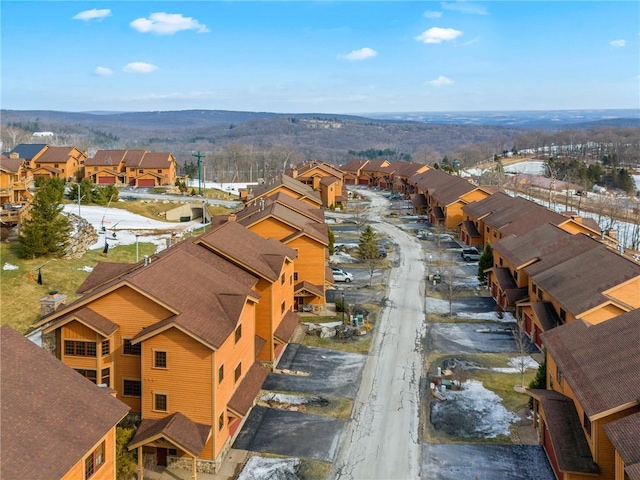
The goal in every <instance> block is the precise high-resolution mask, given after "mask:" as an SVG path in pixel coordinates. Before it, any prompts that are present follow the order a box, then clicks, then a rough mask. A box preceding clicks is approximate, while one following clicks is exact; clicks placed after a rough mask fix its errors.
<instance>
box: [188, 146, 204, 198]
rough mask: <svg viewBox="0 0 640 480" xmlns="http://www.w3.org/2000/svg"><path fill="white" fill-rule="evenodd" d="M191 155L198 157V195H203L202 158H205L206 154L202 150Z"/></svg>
mask: <svg viewBox="0 0 640 480" xmlns="http://www.w3.org/2000/svg"><path fill="white" fill-rule="evenodd" d="M191 156H192V157H196V158H197V159H198V195H202V159H203V158H205V156H204V155H202V154H201V153H200V150H198V153H194V154H193V155H191Z"/></svg>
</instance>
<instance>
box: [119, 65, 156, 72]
mask: <svg viewBox="0 0 640 480" xmlns="http://www.w3.org/2000/svg"><path fill="white" fill-rule="evenodd" d="M157 69H158V67H157V66H156V65H153V64H151V63H145V62H131V63H128V64H127V65H125V66H124V68H123V69H122V70H123V71H124V72H127V73H153V72H155V71H156V70H157Z"/></svg>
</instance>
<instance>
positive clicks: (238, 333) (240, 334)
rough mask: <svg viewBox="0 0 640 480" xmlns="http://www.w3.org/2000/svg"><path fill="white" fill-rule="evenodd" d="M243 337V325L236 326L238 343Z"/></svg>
mask: <svg viewBox="0 0 640 480" xmlns="http://www.w3.org/2000/svg"><path fill="white" fill-rule="evenodd" d="M241 338H242V325H238V328H236V333H235V341H236V343H238V342H239V341H240V339H241Z"/></svg>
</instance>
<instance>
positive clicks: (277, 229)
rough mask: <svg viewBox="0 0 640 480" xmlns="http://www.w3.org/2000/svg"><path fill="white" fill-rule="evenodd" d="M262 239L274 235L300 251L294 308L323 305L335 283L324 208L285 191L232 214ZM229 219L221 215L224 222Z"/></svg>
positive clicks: (231, 217)
mask: <svg viewBox="0 0 640 480" xmlns="http://www.w3.org/2000/svg"><path fill="white" fill-rule="evenodd" d="M229 219H231V220H235V221H237V222H238V223H240V224H241V225H244V226H245V227H247V228H248V229H249V230H251V231H252V232H255V233H257V234H258V235H260V236H261V237H263V238H274V239H276V240H278V241H280V242H282V243H283V244H285V245H287V246H288V247H291V248H293V249H294V250H296V251H297V252H298V257H297V258H296V262H295V272H294V278H293V281H294V310H297V311H301V310H302V309H303V306H304V305H305V304H310V305H312V307H311V308H321V307H323V306H324V304H325V302H326V297H325V291H326V287H327V286H329V285H331V284H332V283H333V275H332V274H331V269H330V268H329V267H328V261H327V258H328V246H329V234H328V228H327V225H326V223H325V222H324V213H323V211H322V210H321V209H319V208H317V207H313V206H310V205H308V204H307V203H305V202H303V201H301V200H297V199H295V198H293V197H291V196H289V195H288V194H286V193H283V192H281V191H279V192H278V193H277V194H275V195H273V196H271V197H267V198H266V199H265V198H261V199H260V200H259V201H258V202H257V204H256V205H251V206H248V207H246V208H244V209H243V210H240V211H239V212H238V213H237V214H234V215H231V216H230V217H229ZM226 220H227V218H225V217H223V218H218V219H217V220H216V221H217V222H218V223H219V222H224V221H226Z"/></svg>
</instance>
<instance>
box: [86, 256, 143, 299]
mask: <svg viewBox="0 0 640 480" xmlns="http://www.w3.org/2000/svg"><path fill="white" fill-rule="evenodd" d="M133 268H135V266H134V265H132V264H130V263H118V262H99V263H98V264H97V265H96V266H95V267H93V270H92V271H91V275H89V276H88V277H87V278H85V280H84V282H82V284H81V285H80V287H79V288H78V290H77V292H76V293H87V292H90V291H91V290H93V289H94V288H96V287H98V286H100V285H102V284H103V283H106V282H108V281H110V280H113V278H114V277H117V276H119V275H122V274H124V273H125V272H128V271H129V270H131V269H133Z"/></svg>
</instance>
